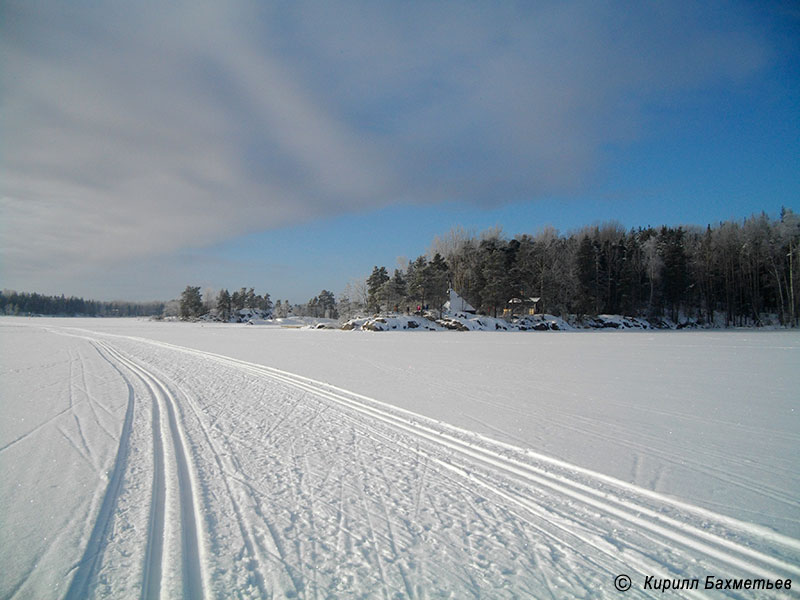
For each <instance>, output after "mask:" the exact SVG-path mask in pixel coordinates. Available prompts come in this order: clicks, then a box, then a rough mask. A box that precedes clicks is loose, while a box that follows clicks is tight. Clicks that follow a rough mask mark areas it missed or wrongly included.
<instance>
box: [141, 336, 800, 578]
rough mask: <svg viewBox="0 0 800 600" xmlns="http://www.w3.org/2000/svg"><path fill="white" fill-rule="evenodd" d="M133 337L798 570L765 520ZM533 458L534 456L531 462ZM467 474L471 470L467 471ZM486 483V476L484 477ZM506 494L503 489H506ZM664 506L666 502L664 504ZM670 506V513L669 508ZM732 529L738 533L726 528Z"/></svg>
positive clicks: (600, 505)
mask: <svg viewBox="0 0 800 600" xmlns="http://www.w3.org/2000/svg"><path fill="white" fill-rule="evenodd" d="M135 339H136V341H140V342H144V343H147V344H152V345H157V346H161V347H164V348H170V349H173V350H179V351H182V352H185V353H189V354H193V355H196V356H202V357H206V358H209V359H211V360H214V361H217V362H220V363H223V364H227V365H229V366H234V367H237V368H239V369H241V370H244V371H246V372H249V373H251V374H253V375H257V376H260V377H268V378H271V379H273V380H276V381H279V382H281V383H284V384H286V385H289V386H292V387H295V388H298V389H301V390H303V391H305V392H307V393H311V394H314V395H315V396H317V397H320V398H323V399H326V400H328V401H331V402H334V403H336V404H338V405H340V406H342V407H345V408H347V409H349V410H352V411H356V412H358V413H361V414H363V415H365V416H367V417H369V418H370V419H374V420H377V421H380V422H382V423H384V424H386V425H388V426H389V427H391V428H393V429H396V430H399V431H402V432H403V433H405V434H409V435H412V436H414V437H415V438H418V439H422V440H425V441H426V442H429V443H431V444H434V445H435V446H438V447H439V448H445V449H447V450H448V451H450V452H452V453H454V454H455V455H457V456H459V457H460V458H461V459H462V460H466V461H467V463H466V468H467V472H470V473H471V470H470V469H469V466H470V465H472V464H475V463H476V462H477V463H481V464H483V465H485V466H487V467H488V468H489V469H490V470H492V471H494V472H502V473H504V474H505V475H507V476H510V477H512V478H514V479H516V480H518V481H521V482H524V483H526V484H528V485H534V486H538V487H539V488H546V489H548V490H550V491H551V492H553V493H554V494H558V495H560V496H564V497H567V498H569V499H570V501H574V502H576V503H579V504H580V505H582V506H584V507H589V508H591V509H593V510H595V511H600V512H602V513H603V514H605V515H608V516H610V517H613V518H615V519H619V520H621V521H624V522H627V523H628V524H630V525H632V526H634V527H636V528H637V529H640V530H644V531H647V532H648V534H649V535H651V536H655V537H656V538H657V539H659V540H661V543H663V544H665V545H676V544H677V545H679V546H681V547H683V548H685V549H687V550H689V551H690V552H692V553H693V554H696V553H701V554H703V555H705V556H708V557H710V558H711V559H713V560H715V561H719V562H722V563H725V564H727V565H729V566H731V567H734V568H735V569H737V570H740V571H742V572H744V573H749V574H752V575H755V576H759V577H770V578H773V579H777V578H780V577H785V576H786V575H791V576H794V577H797V576H800V566H798V565H797V563H796V562H793V560H792V558H793V557H796V554H797V553H798V552H800V541H798V540H795V539H794V538H790V537H788V536H783V535H781V534H778V533H776V532H773V531H771V530H768V529H766V528H763V527H760V526H757V525H753V524H750V523H745V522H742V521H738V520H736V519H733V518H731V517H727V516H724V515H719V514H717V513H714V512H712V511H710V510H707V509H702V508H699V507H695V506H693V505H690V504H687V503H683V502H681V501H678V500H674V499H672V498H668V497H666V496H663V495H661V494H658V493H657V492H651V491H649V490H645V489H642V488H639V487H637V486H634V485H632V484H628V483H625V482H622V481H620V480H616V479H614V478H612V477H609V476H605V475H602V474H600V473H595V472H592V471H589V470H587V469H582V468H579V467H574V466H573V465H569V464H567V463H564V462H562V461H558V460H556V459H552V458H549V457H546V456H542V455H538V454H536V453H534V452H531V451H525V450H522V449H520V448H517V447H515V446H512V445H510V444H505V443H502V442H498V441H496V440H492V439H490V438H487V437H485V436H480V435H478V434H475V433H473V432H469V431H466V430H463V429H460V428H457V427H453V426H450V425H447V424H444V423H441V422H438V421H434V420H432V419H429V418H427V417H424V416H423V415H419V414H416V413H413V412H410V411H406V410H404V409H401V408H398V407H394V406H391V405H387V404H385V403H382V402H380V401H378V400H375V399H372V398H369V397H366V396H363V395H361V394H356V393H353V392H349V391H347V390H344V389H341V388H338V387H336V386H332V385H329V384H325V383H322V382H319V381H315V380H313V379H310V378H307V377H303V376H300V375H296V374H293V373H289V372H286V371H282V370H279V369H275V368H272V367H267V366H263V365H258V364H254V363H249V362H246V361H242V360H238V359H234V358H230V357H226V356H222V355H219V354H215V353H211V352H205V351H201V350H194V349H190V348H185V347H181V346H176V345H173V344H167V343H165V342H155V341H153V340H147V339H143V338H135ZM531 459H533V460H531ZM537 462H538V463H540V464H538V465H537V464H536V463H537ZM451 466H452V465H451ZM462 473H463V471H462ZM471 476H472V477H473V478H474V477H475V475H474V474H472V473H471ZM484 485H490V484H488V483H486V481H484ZM504 495H508V494H506V493H505V492H504ZM517 500H518V502H517V503H520V502H521V503H522V504H523V505H525V504H526V502H525V500H524V499H521V500H520V499H519V498H518V499H517ZM665 507H666V508H667V510H664V509H665ZM672 514H674V515H676V516H670V515H672ZM707 521H711V523H713V525H714V526H713V527H708V526H706V525H704V522H707ZM715 530H718V531H719V532H720V533H716V532H715ZM731 532H734V533H735V534H736V535H727V534H730V533H731ZM742 536H743V537H744V538H746V539H750V540H756V541H759V542H762V543H765V544H766V545H771V546H774V547H776V548H777V549H778V550H780V551H781V552H780V553H781V554H785V555H786V558H782V557H776V556H774V555H772V554H767V553H765V552H761V551H760V550H758V549H756V548H752V547H750V546H749V545H747V544H745V543H740V542H738V541H736V540H735V539H732V538H740V537H742Z"/></svg>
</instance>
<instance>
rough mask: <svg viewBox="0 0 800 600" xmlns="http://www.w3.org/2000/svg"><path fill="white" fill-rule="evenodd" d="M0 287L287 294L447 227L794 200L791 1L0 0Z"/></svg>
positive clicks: (731, 208) (711, 216) (535, 225)
mask: <svg viewBox="0 0 800 600" xmlns="http://www.w3.org/2000/svg"><path fill="white" fill-rule="evenodd" d="M0 21H1V23H2V24H1V25H0V27H2V30H0V61H1V62H0V65H2V69H0V77H1V78H2V79H0V131H1V132H2V136H1V139H2V141H1V142H0V152H2V154H0V211H2V212H0V216H1V218H0V261H1V262H0V285H2V287H5V288H13V289H18V290H27V291H39V292H44V293H54V294H60V293H65V294H67V295H71V294H74V295H80V296H84V297H93V298H98V299H115V298H127V299H142V300H143V299H167V298H171V297H175V296H176V295H177V294H178V293H179V292H180V290H181V289H183V287H185V285H187V284H194V285H202V286H207V287H211V288H216V289H218V288H220V287H228V288H233V287H240V286H254V287H256V289H257V291H259V292H263V291H268V292H269V293H270V294H271V295H272V296H273V298H283V299H286V298H288V299H290V300H292V301H293V302H302V301H305V300H307V299H308V298H309V297H311V296H313V295H315V294H316V293H317V292H319V291H320V290H321V289H323V288H325V289H330V290H332V291H334V292H336V293H338V292H340V291H341V290H342V289H343V288H344V286H345V285H346V284H347V283H348V281H350V280H353V279H357V278H359V277H363V276H365V275H367V274H368V273H369V272H370V271H371V269H372V266H373V265H375V264H379V265H386V266H387V267H389V268H394V267H395V266H396V264H397V259H398V257H406V258H412V259H413V258H414V257H416V256H417V255H419V254H422V253H425V252H426V251H427V249H428V247H429V245H430V243H431V241H432V239H433V237H434V236H435V235H442V234H445V233H447V232H448V231H449V230H450V229H451V228H453V227H459V226H460V227H463V228H465V229H467V230H475V231H480V230H482V229H485V228H488V227H495V226H500V227H502V228H503V230H504V232H505V233H506V234H507V235H509V236H512V235H515V234H517V233H521V232H530V233H533V232H535V231H536V230H537V229H539V228H541V227H543V226H547V225H552V226H554V227H556V228H557V229H559V230H560V231H562V232H567V231H570V230H572V229H577V228H579V227H581V226H583V225H589V224H592V223H596V222H601V221H606V220H615V221H618V222H620V223H622V224H623V225H625V226H627V227H636V226H646V225H654V226H656V225H661V224H673V225H678V224H699V225H705V224H707V223H716V222H718V221H721V220H726V219H731V218H734V219H739V218H743V217H746V216H749V215H750V214H752V213H758V212H761V211H766V212H767V213H769V214H771V215H773V216H775V215H777V214H778V212H779V210H780V208H781V206H787V207H790V208H793V209H795V210H798V209H800V206H798V205H797V202H798V198H800V141H799V140H800V110H798V108H797V107H798V106H800V9H799V8H798V5H797V4H796V3H793V2H711V3H695V2H674V1H673V2H663V3H657V2H653V3H633V4H631V3H585V2H580V3H578V2H575V3H573V2H535V3H502V4H501V3H416V2H412V3H374V2H345V3H337V4H336V5H335V6H334V5H333V4H331V3H323V2H316V3H315V2H298V3H257V2H247V1H244V0H234V1H231V2H226V3H215V2H208V3H204V2H185V3H184V2H175V3H170V4H169V5H168V6H161V5H159V4H156V3H147V2H144V3H123V2H106V3H94V2H83V1H81V0H76V1H75V2H71V3H57V2H51V1H47V0H44V1H36V0H32V1H28V2H14V1H11V2H6V3H4V8H3V15H2V19H0Z"/></svg>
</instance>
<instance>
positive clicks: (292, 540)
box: [0, 329, 800, 600]
mask: <svg viewBox="0 0 800 600" xmlns="http://www.w3.org/2000/svg"><path fill="white" fill-rule="evenodd" d="M78 331H79V330H75V329H71V330H69V331H67V330H62V331H57V333H62V334H66V335H73V336H77V337H84V338H86V339H88V340H89V341H90V342H91V343H92V344H93V345H94V346H95V349H96V350H97V352H98V354H99V355H100V356H101V357H102V358H103V359H104V360H106V361H108V362H109V363H110V364H111V366H112V367H113V368H114V369H115V370H116V371H117V372H118V374H119V375H120V376H121V377H122V379H123V380H124V382H125V384H126V386H127V389H128V403H127V409H126V412H125V419H124V423H123V426H122V433H121V436H120V438H119V448H118V450H117V455H116V459H115V460H114V462H113V467H112V469H111V472H110V475H109V482H108V485H107V489H106V490H105V493H104V494H103V496H102V502H101V504H100V508H99V510H98V512H97V517H96V520H95V522H94V525H93V528H92V530H91V534H90V535H89V540H88V543H87V545H86V549H85V552H84V554H83V556H82V557H81V559H80V560H79V561H78V562H77V564H76V565H75V567H74V571H75V572H74V575H73V577H72V580H71V583H70V585H69V588H68V590H67V592H66V596H65V598H68V599H70V600H72V599H77V598H81V597H86V596H87V595H89V594H90V592H91V591H92V590H93V589H94V588H93V578H95V577H96V575H97V573H98V571H99V570H100V568H101V564H102V561H103V555H104V550H105V548H106V546H107V544H108V543H109V531H110V529H112V528H113V522H114V519H115V511H117V508H118V505H119V503H120V499H121V497H122V495H123V494H124V493H130V492H126V491H125V483H124V482H125V478H126V471H127V469H128V467H129V464H128V463H129V454H130V451H129V446H130V444H131V436H132V432H133V431H134V429H135V428H136V427H139V428H141V427H145V425H143V424H142V422H138V421H137V419H136V418H135V414H138V413H136V412H135V410H134V409H135V407H136V406H137V403H146V404H149V407H150V413H149V414H150V415H151V418H150V420H149V421H148V422H147V423H146V425H147V427H149V428H150V429H151V431H150V433H149V437H150V438H152V468H151V475H152V480H151V482H150V484H149V485H148V486H145V488H143V491H140V492H138V493H140V494H143V495H144V494H147V497H142V498H141V501H142V502H144V503H145V504H147V505H148V509H147V514H148V517H147V519H148V520H147V523H146V524H142V525H143V527H145V528H146V531H147V533H146V535H145V536H144V538H145V539H144V543H145V548H144V550H143V551H142V561H143V564H142V566H141V568H142V580H141V598H143V599H149V598H159V597H172V596H173V595H178V596H182V597H185V598H202V597H225V596H227V595H229V594H230V593H231V591H232V590H237V592H236V595H237V597H241V598H282V597H289V598H309V599H310V598H328V597H337V596H338V595H348V594H349V593H350V592H352V591H353V590H360V594H361V595H364V596H369V597H373V596H375V597H381V598H386V599H389V598H399V597H407V598H412V599H417V598H429V597H440V596H448V597H450V596H452V594H453V590H456V591H457V592H456V593H457V595H458V597H475V598H481V597H498V598H506V597H509V598H511V597H518V596H519V595H524V596H526V597H527V596H531V597H540V598H560V597H565V596H576V597H598V598H606V597H608V598H613V597H617V592H616V590H614V589H613V583H612V582H613V579H614V576H615V575H617V574H620V573H624V572H627V573H628V574H630V575H631V576H632V577H633V578H634V581H635V582H641V581H642V580H643V578H644V576H646V575H655V576H657V577H658V576H660V577H678V578H682V577H688V578H691V577H695V576H697V577H700V576H702V575H704V574H706V573H714V574H716V575H718V576H721V575H724V574H727V575H728V576H729V577H731V576H735V577H745V576H749V577H765V578H769V579H773V580H774V579H779V578H787V577H790V578H793V579H795V580H796V579H798V578H800V566H798V564H800V562H799V561H798V557H800V541H798V540H795V539H793V538H789V537H786V536H782V535H780V534H777V533H775V532H772V531H770V530H768V529H766V528H762V527H759V526H756V525H752V524H748V523H744V522H741V521H738V520H735V519H732V518H730V517H726V516H723V515H718V514H716V513H714V512H712V511H710V510H707V509H701V508H698V507H694V506H691V505H688V504H686V503H683V502H681V501H679V500H675V499H671V498H668V497H666V496H663V495H660V494H658V493H656V492H651V491H648V490H645V489H642V488H639V487H636V486H634V485H632V484H628V483H625V482H622V481H619V480H616V479H613V478H611V477H608V476H605V475H602V474H599V473H595V472H592V471H589V470H586V469H582V468H579V467H575V466H572V465H569V464H567V463H564V462H562V461H559V460H556V459H552V458H549V457H546V456H542V455H538V454H536V453H534V452H532V451H526V450H523V449H520V448H517V447H515V446H513V445H510V444H506V443H503V442H498V441H495V440H492V439H490V438H487V437H485V436H482V435H479V434H476V433H473V432H469V431H467V430H463V429H460V428H456V427H453V426H450V425H447V424H444V423H441V422H438V421H434V420H432V419H429V418H427V417H424V416H421V415H418V414H415V413H411V412H409V411H406V410H403V409H400V408H397V407H393V406H391V405H387V404H384V403H382V402H380V401H378V400H375V399H372V398H368V397H365V396H362V395H360V394H356V393H353V392H349V391H347V390H343V389H340V388H338V387H335V386H332V385H329V384H325V383H322V382H318V381H315V380H312V379H309V378H306V377H302V376H299V375H295V374H292V373H288V372H284V371H280V370H278V369H274V368H271V367H267V366H263V365H257V364H253V363H248V362H245V361H241V360H237V359H233V358H229V357H225V356H221V355H217V354H213V353H209V352H204V351H200V350H193V349H189V348H183V347H180V346H174V345H171V344H167V343H163V342H156V341H153V340H148V339H142V338H136V337H132V336H117V335H113V334H97V333H93V332H88V331H85V332H83V333H79V332H78ZM177 356H183V357H184V358H185V359H186V360H184V361H176V360H175V358H176V357H177ZM167 357H169V360H167ZM77 359H78V363H79V365H80V369H81V371H82V379H81V380H79V381H78V385H75V386H74V388H75V389H78V390H79V391H80V390H81V388H82V389H83V392H84V393H83V395H84V398H83V399H80V400H77V401H75V398H74V395H73V394H74V392H73V383H72V381H73V380H74V379H77V378H78V377H79V375H76V374H74V373H73V372H72V371H71V372H70V381H71V383H70V390H69V394H70V398H69V407H68V408H67V409H66V410H65V411H63V412H67V411H73V414H74V409H75V407H76V406H78V405H80V404H81V403H83V402H84V401H86V402H88V405H89V409H90V411H91V415H92V417H93V419H94V420H95V421H96V424H97V426H98V428H99V429H101V430H102V431H104V432H105V433H106V434H109V435H110V432H109V431H108V430H107V429H106V427H105V425H104V423H103V422H102V418H101V417H100V415H99V412H98V410H99V411H104V412H107V413H108V414H109V415H111V413H110V411H108V409H107V408H106V407H105V406H103V405H102V404H100V403H98V402H97V401H96V399H94V398H90V395H89V394H88V393H87V392H86V390H87V386H86V380H85V365H84V360H85V358H84V356H83V355H82V354H81V353H80V352H78V355H77ZM70 361H71V362H70V368H71V369H72V365H73V362H74V357H73V356H71V357H70ZM129 375H130V376H129ZM137 390H139V392H140V391H141V390H146V393H147V395H148V396H149V399H148V398H145V397H140V395H141V394H140V393H138V392H137ZM245 392H246V394H247V395H246V396H243V397H238V395H239V394H242V393H245ZM148 400H149V402H148ZM95 404H96V406H95ZM61 415H62V413H59V414H56V415H54V416H53V417H51V418H50V419H49V420H47V421H45V422H44V423H42V424H41V425H39V426H38V427H37V428H35V429H34V430H32V431H31V432H28V433H26V434H24V435H22V436H21V437H20V438H18V439H16V440H13V441H12V442H10V443H8V444H7V445H6V446H4V447H3V448H0V452H2V451H3V450H5V449H7V448H8V447H10V446H12V445H14V444H16V443H17V442H19V441H21V440H22V439H24V438H26V437H28V436H29V435H31V434H32V433H33V432H35V431H36V430H38V429H39V428H41V427H44V426H45V425H46V424H48V423H50V422H51V421H53V420H55V419H56V418H58V417H59V416H61ZM75 419H76V420H77V419H78V417H77V415H76V416H75ZM77 425H78V429H77V431H78V433H79V434H80V439H79V441H78V442H77V443H76V441H75V440H70V442H71V443H72V445H73V446H74V447H75V449H76V451H78V452H79V454H80V455H81V456H83V457H84V458H86V459H87V460H93V456H92V453H91V440H90V439H86V438H85V436H84V434H83V431H82V430H81V428H80V423H78V424H77ZM562 425H563V424H562ZM572 426H573V427H575V424H572ZM576 429H580V425H578V426H577V427H576ZM62 433H63V434H64V435H65V436H66V435H67V434H66V433H64V432H62ZM79 445H80V446H79ZM630 446H631V447H632V448H633V447H636V448H637V449H639V448H640V445H639V444H630ZM650 454H652V455H656V456H659V458H665V457H663V456H661V455H660V453H659V451H658V450H657V449H656V450H653V449H652V448H650ZM87 455H88V456H87ZM637 457H638V455H637ZM698 462H699V461H698ZM636 468H639V467H638V462H637V463H636ZM732 483H739V482H737V481H732ZM772 492H773V490H768V491H766V492H765V493H768V494H770V493H772ZM784 500H785V501H787V502H793V499H790V498H785V499H784ZM442 574H446V577H445V578H444V579H442V580H440V577H441V575H442ZM176 578H177V581H179V587H178V588H177V589H176V588H175V587H174V582H173V580H175V579H176ZM171 582H173V583H171ZM170 586H173V587H170ZM643 596H646V594H645V593H644V592H643V591H642V590H640V589H636V587H634V588H632V589H631V590H630V592H629V593H628V597H643ZM674 596H677V597H685V598H701V597H703V595H702V594H701V593H698V592H695V591H692V590H682V591H680V592H675V593H674ZM734 597H736V596H735V595H734Z"/></svg>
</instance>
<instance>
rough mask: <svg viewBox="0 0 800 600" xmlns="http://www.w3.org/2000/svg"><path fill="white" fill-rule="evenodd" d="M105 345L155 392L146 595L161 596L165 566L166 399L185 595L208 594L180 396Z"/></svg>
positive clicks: (145, 575) (145, 574)
mask: <svg viewBox="0 0 800 600" xmlns="http://www.w3.org/2000/svg"><path fill="white" fill-rule="evenodd" d="M101 344H102V345H103V347H104V349H105V350H106V351H107V352H108V353H109V354H110V355H112V356H113V357H114V358H115V359H116V360H118V361H119V362H120V363H121V364H123V365H125V366H126V367H127V368H128V369H130V370H131V371H133V372H134V373H135V374H136V375H137V376H138V377H139V378H140V379H141V380H142V381H143V382H144V383H145V385H146V386H147V387H148V388H149V390H150V392H151V394H152V396H153V444H154V455H155V460H154V463H155V464H154V489H153V496H154V497H153V501H152V504H151V516H150V525H149V535H148V544H147V551H146V558H145V565H144V570H145V572H144V582H143V586H142V598H143V599H145V600H149V599H150V598H157V597H160V596H161V579H162V574H163V573H162V570H163V538H164V513H165V508H166V486H167V483H166V479H167V478H166V475H165V464H164V463H165V459H164V448H163V444H164V440H163V439H162V437H163V436H164V434H163V428H162V427H161V418H162V415H161V409H160V408H159V404H160V403H161V402H163V403H164V407H165V412H166V420H167V427H168V430H169V433H170V435H169V436H167V437H168V439H169V440H170V441H171V446H172V449H173V452H174V456H175V462H176V463H177V464H176V467H177V479H178V490H177V499H178V502H179V504H180V510H179V512H180V516H181V531H180V536H181V565H182V568H181V573H182V575H183V595H184V596H185V597H186V598H203V597H204V592H203V589H204V581H203V580H204V576H203V567H202V563H201V559H200V552H201V551H200V546H199V541H198V529H199V526H198V521H199V518H198V511H197V507H196V505H195V500H194V493H193V490H192V480H191V475H190V473H189V459H188V455H189V453H188V451H187V449H186V442H185V441H184V439H183V435H182V433H181V430H180V425H179V421H178V417H177V411H178V409H177V407H176V400H175V397H174V396H173V394H172V393H171V392H170V391H169V388H168V387H167V386H166V385H165V384H164V383H163V382H162V381H161V380H160V379H159V378H158V377H157V376H156V375H155V374H153V373H152V372H151V371H149V370H148V369H146V368H144V367H142V366H140V365H139V364H137V363H136V362H134V361H133V360H131V359H129V358H127V357H126V356H124V355H123V354H122V353H121V352H119V351H117V350H115V349H114V348H112V347H110V346H109V345H107V344H104V343H102V342H101Z"/></svg>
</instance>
